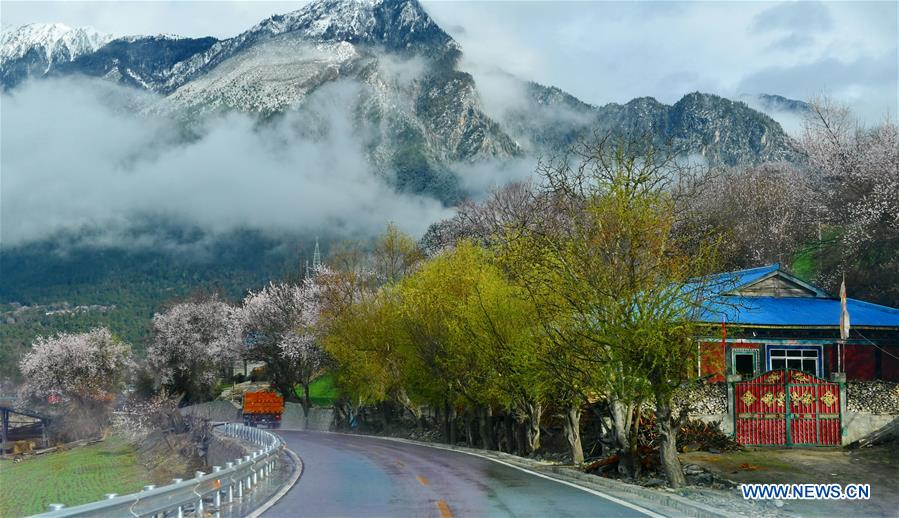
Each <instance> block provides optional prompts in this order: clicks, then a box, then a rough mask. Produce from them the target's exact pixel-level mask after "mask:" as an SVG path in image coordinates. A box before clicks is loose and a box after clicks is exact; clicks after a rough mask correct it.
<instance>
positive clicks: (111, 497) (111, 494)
mask: <svg viewBox="0 0 899 518" xmlns="http://www.w3.org/2000/svg"><path fill="white" fill-rule="evenodd" d="M117 496H119V494H118V493H106V499H107V500H112V499H113V498H115V497H117Z"/></svg>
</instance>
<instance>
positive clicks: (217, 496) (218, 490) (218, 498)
mask: <svg viewBox="0 0 899 518" xmlns="http://www.w3.org/2000/svg"><path fill="white" fill-rule="evenodd" d="M221 470H222V467H221V466H213V467H212V472H213V473H218V472H219V471H221ZM218 484H219V486H218V487H217V488H216V490H215V507H216V509H218V508H219V507H221V506H222V480H221V479H219V480H218Z"/></svg>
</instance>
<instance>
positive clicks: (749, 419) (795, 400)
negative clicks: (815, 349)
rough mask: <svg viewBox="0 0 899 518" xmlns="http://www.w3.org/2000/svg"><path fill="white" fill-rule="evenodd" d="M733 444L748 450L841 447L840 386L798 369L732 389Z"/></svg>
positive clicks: (780, 371)
mask: <svg viewBox="0 0 899 518" xmlns="http://www.w3.org/2000/svg"><path fill="white" fill-rule="evenodd" d="M734 388H735V390H734V406H735V412H734V417H735V419H736V423H735V425H736V426H735V430H736V439H737V442H738V443H740V444H746V445H771V444H773V445H784V446H793V445H814V446H839V445H840V442H841V433H840V426H841V423H840V386H839V385H838V384H837V383H832V382H829V381H826V380H822V379H821V378H818V377H815V376H812V375H811V374H807V373H805V372H802V371H796V370H773V371H768V372H766V373H764V374H762V375H760V376H757V377H755V378H753V379H751V380H747V381H740V382H737V383H736V384H735V387H734Z"/></svg>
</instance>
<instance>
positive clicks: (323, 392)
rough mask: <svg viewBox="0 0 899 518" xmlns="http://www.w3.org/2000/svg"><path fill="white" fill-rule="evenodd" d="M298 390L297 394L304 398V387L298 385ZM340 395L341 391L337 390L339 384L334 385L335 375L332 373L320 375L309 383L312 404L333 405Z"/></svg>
mask: <svg viewBox="0 0 899 518" xmlns="http://www.w3.org/2000/svg"><path fill="white" fill-rule="evenodd" d="M296 391H297V396H299V397H300V399H302V398H303V387H297V389H296ZM338 395H340V392H339V391H338V390H337V386H335V385H334V376H333V375H332V374H325V375H323V376H320V377H319V378H317V379H316V380H315V381H313V382H312V384H311V385H309V399H311V400H312V404H313V405H315V406H331V405H333V404H334V401H335V400H336V399H337V396H338Z"/></svg>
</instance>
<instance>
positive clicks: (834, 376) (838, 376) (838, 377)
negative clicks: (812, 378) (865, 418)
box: [830, 372, 846, 446]
mask: <svg viewBox="0 0 899 518" xmlns="http://www.w3.org/2000/svg"><path fill="white" fill-rule="evenodd" d="M830 380H831V381H833V382H834V383H838V384H839V385H840V445H841V446H842V445H843V437H846V429H845V428H844V426H845V424H844V423H845V421H844V420H843V418H844V417H845V416H846V373H845V372H831V373H830Z"/></svg>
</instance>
